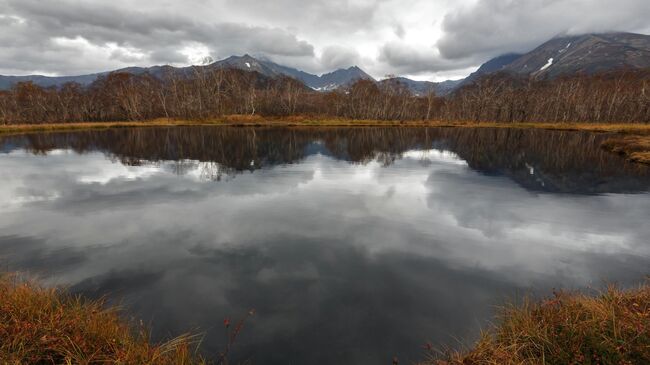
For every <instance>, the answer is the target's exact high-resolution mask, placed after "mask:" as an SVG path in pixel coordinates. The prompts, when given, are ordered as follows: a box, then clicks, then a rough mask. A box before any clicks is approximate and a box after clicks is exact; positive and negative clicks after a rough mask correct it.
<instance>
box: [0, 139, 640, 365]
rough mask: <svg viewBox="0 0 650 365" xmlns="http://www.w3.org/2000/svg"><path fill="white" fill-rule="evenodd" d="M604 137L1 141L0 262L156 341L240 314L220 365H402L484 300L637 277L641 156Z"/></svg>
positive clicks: (480, 308)
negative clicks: (240, 323) (635, 160)
mask: <svg viewBox="0 0 650 365" xmlns="http://www.w3.org/2000/svg"><path fill="white" fill-rule="evenodd" d="M604 138H607V135H597V134H589V133H582V132H559V131H543V130H519V129H445V128H347V129H346V128H325V129H309V128H269V129H267V128H234V127H233V128H230V127H178V128H141V129H138V128H134V129H115V130H102V131H89V132H70V133H52V134H31V135H24V136H9V137H4V138H1V139H0V174H1V180H2V184H1V185H0V263H2V265H3V267H4V268H6V269H9V270H24V271H27V272H29V273H31V274H35V275H36V274H37V275H39V276H40V277H42V278H43V280H44V282H45V283H46V284H47V285H64V286H67V287H69V288H70V290H71V291H72V292H74V293H80V294H84V295H87V296H90V297H93V298H97V297H101V296H108V298H109V300H110V302H111V303H119V304H121V305H122V306H123V307H124V309H125V311H126V314H127V315H128V316H133V317H135V318H139V319H142V320H143V321H144V322H145V323H147V324H149V326H150V327H151V329H152V332H153V335H154V338H155V339H165V338H169V337H170V336H176V335H179V334H182V333H184V332H188V331H190V332H194V333H203V334H205V337H204V339H203V342H202V350H203V351H204V353H205V354H206V355H208V356H216V355H215V354H216V353H218V351H219V350H221V349H223V346H224V343H225V330H224V326H223V320H224V318H231V320H232V321H233V322H235V321H237V320H238V319H239V318H243V317H245V316H246V314H247V313H248V312H249V310H251V309H254V310H255V315H254V316H253V317H250V318H248V319H247V322H246V324H245V326H244V328H243V330H242V332H241V335H240V337H239V339H238V341H237V343H236V345H235V347H234V349H233V350H232V351H233V352H232V357H231V362H232V363H239V362H243V361H250V362H251V363H253V364H256V363H257V364H260V363H261V364H334V363H337V364H382V363H383V364H390V363H391V361H392V358H393V357H394V356H395V357H397V358H398V359H399V361H400V363H401V364H408V363H411V362H413V361H417V360H421V359H423V356H424V350H423V345H424V344H426V343H428V342H429V343H432V344H433V345H434V346H442V345H451V346H454V347H458V343H459V342H460V343H463V344H471V342H472V341H473V340H474V339H476V337H477V335H478V333H479V331H480V330H481V329H484V328H485V327H486V326H487V325H488V323H489V321H490V320H491V319H492V318H493V317H492V316H493V315H494V313H495V306H498V305H501V304H504V303H505V302H510V301H517V300H521V298H523V297H524V296H526V295H532V296H536V297H539V296H546V295H550V293H551V292H552V290H553V288H569V289H581V290H586V291H593V290H596V289H598V288H602V287H603V286H604V285H605V284H606V283H612V282H614V283H618V284H620V285H621V286H631V285H636V284H638V283H641V282H642V281H643V280H644V278H645V275H647V274H649V273H650V270H649V268H650V240H649V237H650V224H648V222H649V217H650V194H649V191H650V168H648V166H644V165H638V164H630V163H626V162H624V161H623V160H622V159H621V158H620V157H619V156H616V155H613V154H609V153H607V152H605V151H602V150H601V149H600V148H599V145H600V143H601V142H602V140H603V139H604Z"/></svg>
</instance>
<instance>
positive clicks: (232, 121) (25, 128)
mask: <svg viewBox="0 0 650 365" xmlns="http://www.w3.org/2000/svg"><path fill="white" fill-rule="evenodd" d="M189 125H215V126H217V125H219V126H224V125H228V126H284V127H291V126H321V127H328V126H331V127H337V126H341V127H343V126H345V127H348V126H366V127H371V126H378V127H382V126H412V127H467V128H534V129H551V130H567V131H591V132H608V133H623V134H636V135H650V124H634V123H501V122H462V121H458V122H443V121H386V120H356V119H344V118H327V117H314V116H301V115H296V116H290V117H282V118H265V117H261V116H259V115H228V116H224V117H222V118H219V119H206V120H177V119H166V118H159V119H154V120H145V121H115V122H80V123H33V124H32V123H30V124H6V125H0V134H19V133H29V132H50V131H64V130H84V129H106V128H124V127H156V126H189Z"/></svg>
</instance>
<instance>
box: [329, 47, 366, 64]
mask: <svg viewBox="0 0 650 365" xmlns="http://www.w3.org/2000/svg"><path fill="white" fill-rule="evenodd" d="M359 60H360V56H359V52H357V51H356V50H355V49H352V48H346V47H340V46H329V47H327V48H325V49H324V50H323V53H322V55H321V63H322V64H323V66H324V67H326V68H328V69H332V70H333V69H337V68H341V67H350V66H352V65H356V64H358V63H359Z"/></svg>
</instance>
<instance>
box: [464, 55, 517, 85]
mask: <svg viewBox="0 0 650 365" xmlns="http://www.w3.org/2000/svg"><path fill="white" fill-rule="evenodd" d="M521 56H522V55H521V54H517V53H508V54H504V55H501V56H498V57H495V58H493V59H491V60H489V61H487V62H486V63H484V64H482V65H481V67H479V68H478V70H476V71H474V72H472V73H471V74H470V75H469V76H467V77H466V78H465V79H463V80H461V82H459V83H458V84H457V85H456V87H460V86H464V85H467V84H469V83H472V82H474V81H475V80H477V79H478V78H480V77H481V76H483V75H488V74H491V73H495V72H499V71H502V70H503V69H504V68H505V67H506V66H508V65H509V64H511V63H512V62H514V61H516V60H517V59H518V58H520V57H521Z"/></svg>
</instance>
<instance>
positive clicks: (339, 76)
mask: <svg viewBox="0 0 650 365" xmlns="http://www.w3.org/2000/svg"><path fill="white" fill-rule="evenodd" d="M201 67H209V68H213V67H224V68H236V69H240V70H244V71H256V72H258V73H260V74H262V75H264V76H268V77H278V76H281V75H284V76H289V77H293V78H295V79H298V80H300V81H302V82H303V83H304V84H305V85H307V86H308V87H310V88H312V89H314V90H319V91H328V90H335V89H337V88H339V87H341V86H345V85H348V84H350V83H352V82H354V81H356V80H358V79H368V80H374V79H373V78H372V76H370V75H368V74H367V73H365V72H364V71H363V70H362V69H360V68H359V67H357V66H353V67H350V68H347V69H338V70H336V71H333V72H330V73H326V74H323V75H322V76H318V75H313V74H310V73H307V72H304V71H300V70H297V69H295V68H291V67H287V66H282V65H279V64H277V63H273V62H271V61H268V60H260V59H257V58H254V57H251V56H250V55H244V56H231V57H228V58H226V59H223V60H220V61H217V62H214V63H212V64H210V65H207V66H201ZM190 70H191V67H180V68H179V67H172V66H153V67H128V68H123V69H119V70H115V71H111V72H127V73H131V74H136V75H139V74H143V73H145V72H146V73H149V74H151V75H153V76H155V77H161V76H163V75H164V74H165V73H178V74H183V75H185V74H187V73H189V72H190ZM108 73H110V72H102V73H96V74H90V75H80V76H57V77H49V76H41V75H31V76H1V75H0V89H5V90H6V89H9V88H10V87H11V86H13V85H15V84H16V83H18V82H25V81H31V82H33V83H35V84H37V85H39V86H42V87H50V86H61V85H63V84H65V83H67V82H76V83H79V84H81V85H84V86H87V85H90V84H91V83H93V82H94V81H95V80H97V78H98V77H100V76H102V75H106V74H108Z"/></svg>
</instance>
